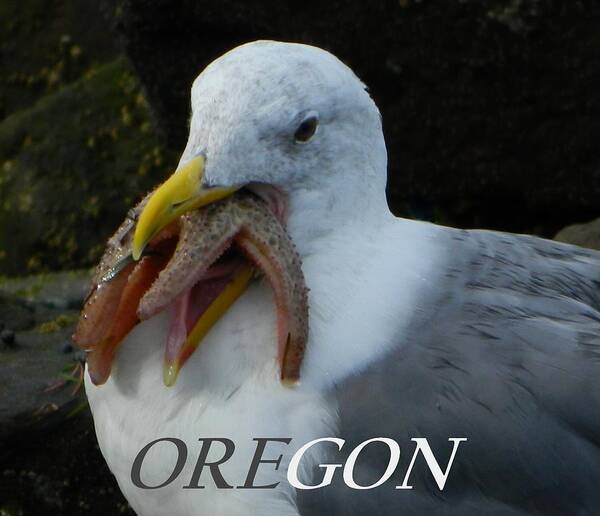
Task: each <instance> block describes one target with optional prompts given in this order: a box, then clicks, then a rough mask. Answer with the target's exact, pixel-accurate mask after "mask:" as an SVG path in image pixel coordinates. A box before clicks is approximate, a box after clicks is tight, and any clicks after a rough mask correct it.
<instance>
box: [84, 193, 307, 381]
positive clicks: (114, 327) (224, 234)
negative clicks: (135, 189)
mask: <svg viewBox="0 0 600 516" xmlns="http://www.w3.org/2000/svg"><path fill="white" fill-rule="evenodd" d="M149 197H150V196H148V197H147V198H146V199H144V200H143V201H142V202H141V203H140V204H139V205H138V206H137V207H136V208H134V210H132V212H131V213H130V215H129V216H128V218H127V219H126V220H125V222H124V223H123V224H122V225H121V226H120V227H119V229H118V230H117V232H116V233H115V235H114V236H113V237H112V238H111V239H110V240H109V242H108V246H107V249H106V252H105V254H104V256H103V258H102V260H101V262H100V264H99V266H98V269H97V271H96V275H95V277H94V280H93V286H92V290H91V292H90V295H89V296H88V298H87V300H86V303H85V306H84V309H83V311H82V315H81V317H80V320H79V324H78V326H77V329H76V332H75V335H74V340H75V342H76V344H77V345H78V346H79V347H81V348H83V349H85V350H86V351H87V362H88V371H89V374H90V377H91V379H92V381H93V383H94V384H96V385H100V384H103V383H104V382H106V380H107V379H108V377H109V376H110V372H111V366H112V363H113V360H114V357H115V354H116V351H117V349H118V346H119V345H120V343H121V342H122V340H123V339H124V338H125V337H126V336H127V334H128V333H129V332H130V331H131V330H132V329H133V328H134V327H135V325H136V324H138V323H139V322H140V321H142V320H145V319H148V318H150V317H152V316H153V315H155V314H157V313H159V312H162V311H163V310H168V311H169V312H170V314H171V323H170V328H169V331H168V337H167V340H166V342H165V363H164V374H163V379H164V382H165V384H166V385H173V384H174V383H175V380H176V378H177V375H178V373H179V370H180V369H181V367H182V366H183V365H184V364H185V362H186V361H187V359H188V358H189V357H190V356H191V354H192V353H193V352H194V350H195V349H196V348H197V346H198V345H199V344H200V342H201V341H202V339H203V338H204V336H205V335H206V334H207V333H208V332H209V331H210V329H211V328H212V326H213V325H214V324H215V323H216V322H217V321H218V320H219V319H220V317H221V316H222V315H223V314H224V313H225V312H226V311H227V310H228V308H229V307H230V306H231V305H232V304H233V303H234V302H235V301H236V300H237V299H238V298H239V297H240V296H241V295H242V294H243V293H244V291H245V290H246V288H247V287H248V285H249V284H250V282H251V281H252V279H253V278H255V277H257V276H260V275H263V276H265V277H266V278H267V280H268V282H269V284H270V285H271V287H272V290H273V294H274V299H275V306H276V310H277V328H276V329H274V331H276V333H277V342H278V346H277V348H278V349H277V352H276V353H275V352H274V356H277V358H278V360H279V363H280V368H281V379H282V380H283V381H285V382H291V383H294V382H296V381H297V380H298V378H299V371H300V366H301V362H302V358H303V355H304V346H305V343H306V338H307V325H308V307H307V297H306V288H305V285H304V278H303V275H302V270H301V264H300V259H299V257H298V255H297V253H296V251H295V249H294V246H293V243H292V242H291V240H290V238H289V237H288V235H287V233H286V231H285V228H284V226H283V223H282V219H283V217H284V216H285V215H284V214H285V205H284V203H282V202H280V200H279V199H280V198H279V196H278V195H277V192H276V191H274V190H273V189H271V188H269V187H266V186H264V185H261V186H260V187H258V188H256V192H254V193H253V192H250V191H249V190H248V189H244V190H240V191H238V192H236V193H234V194H232V195H230V196H229V197H226V198H224V199H221V200H219V201H217V202H214V203H213V204H210V205H208V206H205V207H203V208H200V209H196V210H192V211H189V212H187V213H185V214H183V215H181V216H179V217H178V218H177V219H175V220H174V221H172V222H171V223H169V224H168V225H167V226H166V227H164V228H162V229H161V230H160V231H159V232H158V233H157V234H155V235H154V236H153V238H152V239H151V240H150V242H149V243H148V245H147V246H146V248H145V250H144V253H143V255H142V256H141V258H140V259H139V261H137V262H135V261H133V259H132V258H131V247H132V239H133V230H134V228H135V225H136V221H137V217H138V215H139V213H140V212H141V211H142V210H143V208H144V206H145V204H146V202H147V200H148V198H149Z"/></svg>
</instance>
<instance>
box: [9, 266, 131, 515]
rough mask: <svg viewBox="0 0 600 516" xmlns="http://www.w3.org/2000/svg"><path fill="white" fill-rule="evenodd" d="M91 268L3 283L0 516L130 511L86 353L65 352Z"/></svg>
mask: <svg viewBox="0 0 600 516" xmlns="http://www.w3.org/2000/svg"><path fill="white" fill-rule="evenodd" d="M89 280H90V272H89V271H79V272H63V273H58V274H47V275H37V276H29V277H24V278H12V279H6V278H4V279H2V280H0V318H3V321H4V323H3V324H4V325H5V328H4V329H3V330H2V332H1V334H0V337H1V339H2V340H3V341H5V337H6V335H7V334H8V333H10V334H12V336H13V338H14V344H15V345H11V346H7V345H6V343H5V342H4V343H0V515H2V516H30V515H31V516H36V515H39V514H52V515H56V516H61V515H67V514H69V515H73V514H90V515H93V514H132V513H131V512H130V510H129V508H128V505H127V503H126V502H125V500H124V499H123V497H122V495H121V494H120V492H119V490H118V487H117V485H116V482H115V480H114V477H113V476H112V475H111V473H110V471H109V470H108V468H107V466H106V464H105V462H104V459H103V458H102V456H101V454H100V451H99V449H98V446H97V444H96V436H95V433H94V428H93V422H92V419H91V414H90V412H89V409H88V406H87V401H86V399H85V393H84V390H83V388H79V389H75V387H76V386H77V381H78V380H79V377H80V376H79V375H80V372H81V370H80V369H78V367H79V364H80V363H81V359H82V354H81V353H80V352H78V351H74V350H73V349H72V348H71V350H70V352H65V346H64V344H65V342H69V341H70V335H71V334H72V333H73V327H74V324H75V321H76V320H77V316H78V313H79V308H80V306H81V304H82V301H83V298H84V296H85V294H86V291H87V288H88V283H89Z"/></svg>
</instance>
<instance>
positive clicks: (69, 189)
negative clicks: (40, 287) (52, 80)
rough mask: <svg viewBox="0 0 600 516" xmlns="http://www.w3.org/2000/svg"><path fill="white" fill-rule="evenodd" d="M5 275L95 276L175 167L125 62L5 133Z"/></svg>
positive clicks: (9, 122)
mask: <svg viewBox="0 0 600 516" xmlns="http://www.w3.org/2000/svg"><path fill="white" fill-rule="evenodd" d="M0 159H1V160H3V161H1V162H0V273H2V274H22V273H25V272H39V271H47V270H57V269H65V268H77V267H82V266H89V265H92V264H93V263H94V262H96V261H97V260H98V258H99V256H100V254H101V252H102V249H103V247H104V243H105V241H106V239H107V238H108V237H109V236H110V234H111V233H112V232H113V231H114V229H115V228H116V226H117V225H118V223H119V222H120V221H121V220H122V218H123V217H124V216H125V214H126V212H127V210H128V209H129V208H130V207H131V206H132V204H133V203H134V202H135V201H136V200H137V199H138V198H139V197H140V196H141V195H142V194H143V193H144V192H146V191H147V190H149V189H150V187H151V186H152V185H154V184H155V183H156V182H157V181H158V180H159V178H161V177H162V176H164V175H166V173H167V172H168V170H169V169H170V168H171V167H172V166H173V162H174V160H173V158H172V156H171V155H165V152H164V151H163V148H162V146H161V143H160V141H159V139H158V138H157V136H156V134H155V133H154V130H153V126H152V123H151V118H150V113H149V111H148V108H147V105H146V102H145V99H144V96H143V94H142V92H141V90H140V87H139V84H138V82H137V80H136V78H135V76H134V74H133V72H132V70H131V68H130V66H129V63H128V61H127V60H126V59H125V58H117V59H116V60H114V61H112V62H110V63H108V64H105V65H102V66H99V67H97V68H95V69H92V70H90V71H89V72H88V73H86V74H85V75H84V76H83V77H82V78H81V79H79V80H78V81H76V82H74V83H73V84H71V85H69V86H65V87H63V88H62V89H61V90H59V91H57V92H56V93H53V94H51V95H48V96H45V97H43V98H41V99H40V100H39V101H38V102H37V103H35V104H34V105H33V106H32V107H31V108H29V109H26V110H22V111H19V112H18V113H15V114H13V115H11V116H9V117H7V118H6V119H5V120H4V121H3V122H2V123H0Z"/></svg>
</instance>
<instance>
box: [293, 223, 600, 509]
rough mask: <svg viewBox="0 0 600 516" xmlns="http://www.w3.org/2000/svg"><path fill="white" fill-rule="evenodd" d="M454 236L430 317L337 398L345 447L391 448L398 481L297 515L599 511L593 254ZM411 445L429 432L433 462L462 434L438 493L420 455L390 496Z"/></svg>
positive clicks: (596, 261) (499, 237) (320, 498)
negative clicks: (386, 441) (385, 444)
mask: <svg viewBox="0 0 600 516" xmlns="http://www.w3.org/2000/svg"><path fill="white" fill-rule="evenodd" d="M450 234H451V235H452V236H451V237H450V243H449V246H450V247H449V249H448V256H449V257H453V258H452V262H450V263H448V268H447V270H446V271H444V272H443V275H442V278H441V279H440V282H441V285H440V287H445V288H440V292H442V295H441V296H440V297H439V298H436V299H431V300H430V303H431V307H432V312H431V313H432V316H431V317H430V318H428V320H427V321H425V323H424V324H419V325H415V327H414V328H413V332H412V337H411V338H410V340H409V341H408V342H406V343H403V344H401V345H399V346H398V348H397V349H396V350H395V351H394V352H393V353H391V354H390V355H388V356H386V357H385V358H384V360H382V361H380V362H378V363H375V364H373V365H372V366H371V367H369V369H368V370H367V371H365V372H364V373H363V374H360V375H358V376H356V377H354V378H352V379H350V380H348V381H346V383H345V384H343V385H340V386H339V388H338V390H337V396H338V400H339V404H340V417H341V432H340V434H341V436H343V437H345V438H347V437H350V436H351V439H350V440H349V441H348V442H347V444H346V446H347V447H348V451H350V450H351V449H352V447H353V445H355V444H357V443H359V442H361V441H363V440H366V439H369V438H372V437H377V436H387V437H392V438H394V439H396V440H397V441H398V442H399V443H400V447H401V450H402V454H401V460H400V465H399V467H398V470H397V471H398V472H399V473H397V474H396V475H395V476H394V477H393V479H394V480H395V482H391V481H389V482H388V484H386V486H388V487H385V486H382V487H380V488H377V489H376V490H374V491H352V490H350V489H348V488H346V487H345V486H343V485H338V486H337V488H332V489H329V490H327V489H324V490H321V491H320V492H319V491H314V492H304V493H301V494H300V498H301V500H300V501H301V505H302V507H303V508H304V511H305V512H303V514H330V515H344V516H348V515H352V514H367V513H370V514H373V515H374V514H403V515H405V514H453V515H454V514H599V513H600V283H599V282H600V253H597V252H595V251H590V250H585V249H581V248H578V247H574V246H569V245H565V244H559V243H556V242H552V241H548V240H543V239H538V238H535V237H528V236H517V235H510V234H504V233H495V232H487V231H455V232H451V233H450ZM412 437H426V438H428V441H429V443H430V444H431V447H432V450H433V451H434V453H435V456H436V458H438V460H439V461H440V464H441V465H442V466H445V464H446V463H447V459H448V457H449V453H450V451H451V444H450V443H448V437H467V438H468V441H467V442H466V443H463V445H461V446H462V447H461V448H459V451H458V453H457V455H456V459H455V463H454V465H453V467H452V470H451V473H450V476H449V480H448V483H447V484H446V488H445V489H444V491H443V492H440V491H439V490H438V488H437V485H436V484H435V482H434V480H433V478H432V476H431V474H430V473H429V470H428V469H427V468H426V466H425V463H424V461H423V460H419V461H417V462H416V464H415V469H414V470H413V474H412V476H411V480H412V485H413V486H414V488H413V490H412V491H397V490H394V489H393V487H394V486H395V485H398V484H400V483H401V480H402V478H403V474H404V472H405V471H406V469H407V468H408V463H409V462H410V459H411V456H412V452H413V449H414V445H413V443H411V441H410V439H411V438H412ZM367 450H368V448H367V449H366V450H365V452H366V451H367ZM387 460H388V452H387V449H385V453H382V452H381V450H377V449H375V448H373V450H371V452H370V453H365V455H364V457H363V456H362V455H361V459H360V464H361V466H360V470H359V468H358V466H357V470H356V478H357V479H362V480H363V483H364V484H368V483H369V481H371V482H372V481H374V480H376V479H377V478H379V477H380V476H381V474H382V472H383V471H384V470H385V466H386V465H387ZM390 482H391V483H390Z"/></svg>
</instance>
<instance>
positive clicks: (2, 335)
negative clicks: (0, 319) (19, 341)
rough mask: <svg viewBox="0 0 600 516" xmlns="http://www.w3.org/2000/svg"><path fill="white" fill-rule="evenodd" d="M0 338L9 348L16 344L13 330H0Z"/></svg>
mask: <svg viewBox="0 0 600 516" xmlns="http://www.w3.org/2000/svg"><path fill="white" fill-rule="evenodd" d="M0 340H2V342H3V343H4V344H6V346H7V347H9V348H14V347H15V346H16V342H15V332H14V331H12V330H2V331H1V332H0Z"/></svg>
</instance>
